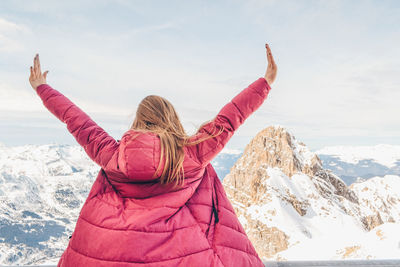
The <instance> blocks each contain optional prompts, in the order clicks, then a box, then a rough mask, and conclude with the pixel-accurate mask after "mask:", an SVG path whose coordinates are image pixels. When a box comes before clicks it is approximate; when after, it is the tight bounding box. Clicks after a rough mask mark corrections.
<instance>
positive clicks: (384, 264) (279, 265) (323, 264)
mask: <svg viewBox="0 0 400 267" xmlns="http://www.w3.org/2000/svg"><path fill="white" fill-rule="evenodd" d="M264 264H265V266H266V267H306V266H307V267H308V266H311V267H331V266H332V267H335V266H346V267H371V266H379V267H400V259H398V260H397V259H396V260H333V261H329V260H327V261H267V262H264ZM0 266H1V267H17V266H15V265H13V266H4V265H0ZM18 267H57V266H56V265H18Z"/></svg>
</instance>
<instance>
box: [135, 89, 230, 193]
mask: <svg viewBox="0 0 400 267" xmlns="http://www.w3.org/2000/svg"><path fill="white" fill-rule="evenodd" d="M209 123H211V125H212V126H214V127H212V128H213V129H215V130H217V128H219V130H218V131H214V130H212V133H209V132H208V131H204V134H205V135H204V136H203V138H192V137H194V136H196V135H197V134H198V133H199V132H200V130H201V128H202V127H203V126H205V125H207V124H209ZM131 129H132V130H135V131H138V132H153V133H156V134H157V135H158V136H159V137H160V143H161V153H160V163H159V165H158V167H157V170H156V172H155V174H154V176H153V178H157V177H155V175H156V174H157V173H158V172H159V169H160V167H161V166H162V160H163V159H164V169H163V171H162V174H161V176H160V182H161V184H162V185H166V184H169V183H173V182H175V184H174V187H176V186H178V185H182V184H183V183H184V170H183V160H184V156H185V155H184V149H183V147H184V146H191V145H196V144H198V143H200V142H203V141H205V140H207V139H209V138H213V137H215V136H218V135H220V134H221V133H222V132H223V130H224V129H223V127H222V126H218V127H216V126H215V124H213V123H212V121H207V122H205V123H203V124H202V125H201V126H200V127H199V129H198V130H197V132H196V133H195V134H194V135H193V136H188V135H187V134H186V132H185V130H184V128H183V126H182V124H181V122H180V120H179V117H178V114H177V113H176V111H175V108H174V107H173V105H172V104H171V103H170V102H169V101H168V100H167V99H165V98H163V97H161V96H157V95H149V96H147V97H145V98H144V99H143V100H142V101H141V102H140V103H139V106H138V108H137V110H136V117H135V119H134V121H133V123H132V125H131ZM136 136H138V135H135V136H133V137H132V138H135V137H136Z"/></svg>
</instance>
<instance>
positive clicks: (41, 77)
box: [29, 54, 49, 91]
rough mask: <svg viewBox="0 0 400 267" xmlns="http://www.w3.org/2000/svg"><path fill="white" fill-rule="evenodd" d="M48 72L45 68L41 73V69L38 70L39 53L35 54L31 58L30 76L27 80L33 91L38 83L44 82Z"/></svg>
mask: <svg viewBox="0 0 400 267" xmlns="http://www.w3.org/2000/svg"><path fill="white" fill-rule="evenodd" d="M48 72H49V71H48V70H47V71H45V72H44V73H43V74H42V71H41V70H40V61H39V54H36V56H35V57H34V59H33V67H32V66H31V76H29V82H30V83H31V85H32V88H33V89H35V91H36V89H37V87H38V86H39V85H41V84H45V83H46V77H47V73H48Z"/></svg>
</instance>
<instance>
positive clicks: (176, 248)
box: [29, 44, 277, 266]
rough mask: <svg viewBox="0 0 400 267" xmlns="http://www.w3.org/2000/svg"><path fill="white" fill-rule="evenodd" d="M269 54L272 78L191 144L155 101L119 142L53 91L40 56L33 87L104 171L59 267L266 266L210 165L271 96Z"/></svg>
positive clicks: (165, 105) (171, 113) (162, 102)
mask: <svg viewBox="0 0 400 267" xmlns="http://www.w3.org/2000/svg"><path fill="white" fill-rule="evenodd" d="M265 47H266V50H267V59H268V67H267V70H266V73H265V77H261V78H259V79H257V80H256V81H255V82H253V83H252V84H250V85H249V86H248V87H247V88H245V89H244V90H243V91H242V92H240V93H239V94H238V95H237V96H235V97H234V98H233V99H232V100H231V101H230V102H229V103H228V104H226V105H225V106H224V107H223V108H222V109H221V110H220V112H219V113H218V114H217V116H216V117H215V118H214V119H213V120H211V121H209V122H207V123H205V124H203V125H202V126H201V127H200V128H199V130H198V131H197V133H196V134H194V135H193V136H187V135H186V134H185V131H184V129H183V127H182V125H181V123H180V121H179V118H178V115H177V114H176V112H175V109H174V107H173V106H172V105H171V103H170V102H168V100H166V99H164V98H162V97H159V96H155V95H150V96H147V97H146V98H144V99H143V100H142V101H141V103H140V104H139V106H138V109H137V112H136V117H135V120H134V122H133V124H132V126H131V128H130V129H129V130H128V131H126V132H125V133H124V135H123V136H122V138H121V140H118V141H116V140H114V138H112V137H111V136H110V135H108V134H107V133H106V132H105V131H104V130H103V129H102V128H101V127H99V126H98V125H97V124H96V123H95V122H94V121H93V120H91V118H90V117H89V116H88V115H87V114H86V113H84V112H83V111H82V110H81V109H79V108H78V107H77V106H76V105H74V104H73V103H72V102H71V101H70V100H69V99H68V98H66V97H65V96H64V95H62V94H61V93H60V92H58V91H57V90H55V89H53V88H51V87H50V86H49V85H48V84H46V78H47V74H48V71H46V72H44V73H43V74H42V72H41V68H40V62H39V56H38V55H36V56H35V58H34V64H33V67H32V66H31V68H30V70H31V73H30V77H29V81H30V83H31V85H32V87H33V88H34V89H35V90H36V92H37V94H38V95H39V96H40V97H41V99H42V100H43V103H44V105H45V106H46V108H47V109H48V110H49V111H50V112H52V113H53V114H54V115H55V116H56V117H57V118H58V119H60V120H61V121H62V122H64V123H66V125H67V129H68V131H69V132H70V133H72V134H73V136H74V137H75V139H76V140H77V141H78V143H79V144H80V145H81V146H82V147H83V148H84V150H85V151H86V153H87V154H88V156H89V157H90V158H91V159H92V160H93V161H95V162H96V163H97V164H98V165H99V166H100V167H101V169H100V172H99V174H98V176H97V179H96V181H95V182H94V184H93V186H92V188H91V190H90V192H89V195H88V198H87V199H86V201H85V203H84V205H83V207H82V210H81V212H80V214H79V218H78V220H77V223H76V226H75V229H74V232H73V234H72V236H71V237H70V240H69V244H68V247H67V248H66V250H65V251H64V253H63V255H62V256H61V258H60V261H59V263H58V266H264V265H263V263H262V261H261V260H260V258H259V256H258V254H257V252H256V251H255V249H254V247H253V245H252V244H251V242H250V240H249V239H248V237H247V235H246V233H245V231H244V229H243V227H242V225H241V224H240V222H239V220H238V218H237V216H236V214H235V212H234V210H233V208H232V205H231V204H230V202H229V200H228V199H227V196H226V194H225V191H224V188H223V186H222V184H221V182H220V180H219V178H218V176H217V174H216V173H215V170H214V169H213V167H212V165H211V164H210V161H211V160H212V159H213V158H214V157H215V156H216V155H217V154H218V153H219V152H220V151H221V150H222V148H223V147H224V146H225V144H226V143H227V142H228V140H229V139H230V138H231V137H232V135H233V133H234V132H235V131H236V130H237V129H238V127H239V126H240V125H241V124H242V123H243V122H244V121H245V119H246V118H247V117H248V116H249V115H250V114H252V113H253V112H254V111H255V110H256V109H257V108H258V107H259V106H261V104H262V103H263V102H264V100H265V99H266V98H267V95H268V93H269V91H270V90H271V87H270V84H272V83H273V81H274V80H275V77H276V72H277V67H276V64H275V62H274V59H273V57H272V54H271V49H270V48H269V46H268V44H266V45H265Z"/></svg>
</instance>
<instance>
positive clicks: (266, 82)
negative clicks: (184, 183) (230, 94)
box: [191, 45, 277, 166]
mask: <svg viewBox="0 0 400 267" xmlns="http://www.w3.org/2000/svg"><path fill="white" fill-rule="evenodd" d="M266 49H267V59H268V68H267V71H266V73H265V77H261V78H259V79H257V80H256V81H254V82H253V83H252V84H250V85H249V86H248V87H247V88H245V89H243V90H242V91H241V92H240V93H239V94H238V95H236V96H235V97H234V98H233V99H232V100H231V101H230V102H229V103H228V104H226V105H225V106H224V107H223V108H222V109H221V110H220V112H219V113H218V114H217V116H216V117H215V118H214V119H213V120H212V121H211V122H209V123H207V124H205V125H204V126H202V127H201V128H200V129H199V131H198V132H197V134H196V135H195V136H196V138H195V140H196V139H198V138H200V139H201V138H203V137H204V136H206V135H212V134H213V133H217V132H218V131H219V130H223V131H222V133H221V134H219V135H217V136H216V137H213V138H210V139H207V140H206V141H203V142H201V143H199V144H197V145H196V146H193V147H192V148H191V149H193V150H194V153H195V155H196V156H197V158H198V160H199V161H200V163H201V164H202V165H203V166H205V165H207V164H208V163H209V162H210V161H211V160H212V159H213V158H214V157H215V156H216V155H217V154H218V153H219V152H220V151H221V150H222V149H223V148H224V147H225V145H226V143H227V142H228V141H229V140H230V138H231V137H232V136H233V134H234V132H235V131H236V130H237V129H238V128H239V126H240V125H242V124H243V123H244V121H245V120H246V119H247V118H248V117H249V116H250V115H251V114H252V113H253V112H254V111H256V110H257V109H258V108H259V107H260V106H261V105H262V103H263V102H264V100H265V99H266V98H267V96H268V93H269V92H270V90H271V86H270V84H271V83H272V82H273V81H274V80H275V77H276V72H277V67H276V64H275V61H274V59H273V57H272V53H271V50H270V48H269V46H268V45H266Z"/></svg>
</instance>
